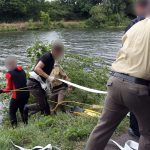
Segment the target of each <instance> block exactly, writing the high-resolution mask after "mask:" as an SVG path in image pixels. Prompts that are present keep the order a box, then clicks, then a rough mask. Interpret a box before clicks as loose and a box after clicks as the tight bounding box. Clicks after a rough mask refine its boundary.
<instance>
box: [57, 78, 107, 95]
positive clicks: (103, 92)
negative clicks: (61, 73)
mask: <svg viewBox="0 0 150 150" xmlns="http://www.w3.org/2000/svg"><path fill="white" fill-rule="evenodd" d="M57 80H59V81H61V82H63V83H66V84H68V85H70V86H73V87H75V88H78V89H81V90H84V91H87V92H91V93H96V94H107V91H99V90H95V89H90V88H87V87H84V86H81V85H78V84H75V83H71V82H69V81H66V80H62V79H57Z"/></svg>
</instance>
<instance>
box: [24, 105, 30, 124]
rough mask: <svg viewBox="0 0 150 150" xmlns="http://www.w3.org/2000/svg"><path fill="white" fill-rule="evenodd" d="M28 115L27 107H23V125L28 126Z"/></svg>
mask: <svg viewBox="0 0 150 150" xmlns="http://www.w3.org/2000/svg"><path fill="white" fill-rule="evenodd" d="M28 113H29V109H28V106H25V107H24V111H23V118H24V124H26V125H27V124H28Z"/></svg>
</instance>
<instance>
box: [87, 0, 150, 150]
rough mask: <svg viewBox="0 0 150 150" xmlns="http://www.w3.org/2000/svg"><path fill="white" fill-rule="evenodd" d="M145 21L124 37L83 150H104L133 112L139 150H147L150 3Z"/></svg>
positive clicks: (149, 137)
mask: <svg viewBox="0 0 150 150" xmlns="http://www.w3.org/2000/svg"><path fill="white" fill-rule="evenodd" d="M144 1H145V2H147V5H146V9H145V14H146V19H144V20H142V21H140V22H138V23H137V24H136V25H134V26H133V27H132V28H131V29H130V30H128V32H126V34H125V35H124V36H123V38H122V40H123V47H122V48H121V49H120V51H119V52H118V55H117V59H116V61H115V62H114V63H113V64H112V70H113V73H112V76H111V77H110V79H109V80H108V83H107V87H108V94H107V97H106V100H105V106H104V110H103V113H102V116H101V119H100V121H99V122H98V125H97V126H96V127H95V129H94V130H93V132H92V133H91V135H90V138H89V140H88V142H87V146H86V150H104V148H105V147H106V145H107V143H108V141H109V139H110V137H111V136H112V134H113V132H114V131H115V129H116V128H117V126H118V125H119V124H120V122H121V121H122V120H123V119H124V118H125V116H126V115H127V113H128V112H129V111H130V112H133V113H134V115H135V116H136V118H137V120H138V123H139V128H140V135H141V136H140V140H139V150H150V115H149V114H150V91H149V84H150V0H144Z"/></svg>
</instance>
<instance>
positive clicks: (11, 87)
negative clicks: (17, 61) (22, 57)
mask: <svg viewBox="0 0 150 150" xmlns="http://www.w3.org/2000/svg"><path fill="white" fill-rule="evenodd" d="M17 69H18V70H22V67H21V66H17ZM5 79H6V81H7V84H6V87H5V88H4V89H3V92H4V93H9V92H12V98H13V99H16V95H17V94H16V91H13V90H16V88H15V85H14V83H13V80H12V77H11V74H10V73H6V74H5Z"/></svg>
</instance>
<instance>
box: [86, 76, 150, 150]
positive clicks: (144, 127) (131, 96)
mask: <svg viewBox="0 0 150 150" xmlns="http://www.w3.org/2000/svg"><path fill="white" fill-rule="evenodd" d="M107 87H108V95H107V97H106V100H105V107H104V110H103V113H102V116H101V118H100V120H99V122H98V124H97V126H96V127H95V129H94V130H93V132H92V133H91V135H90V138H89V140H88V142H87V145H86V150H104V148H105V147H106V145H107V143H108V141H109V139H110V138H111V136H112V134H113V132H114V131H115V129H116V128H117V126H118V125H119V124H120V122H121V121H122V120H123V119H124V117H125V116H126V115H127V113H128V112H129V111H131V112H133V113H134V114H135V116H136V118H137V120H138V123H139V128H140V133H141V137H140V141H139V144H140V146H139V150H150V96H149V91H148V87H147V86H144V85H139V84H134V83H129V82H127V81H123V80H121V79H117V78H116V77H111V78H110V79H109V81H108V83H107Z"/></svg>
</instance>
